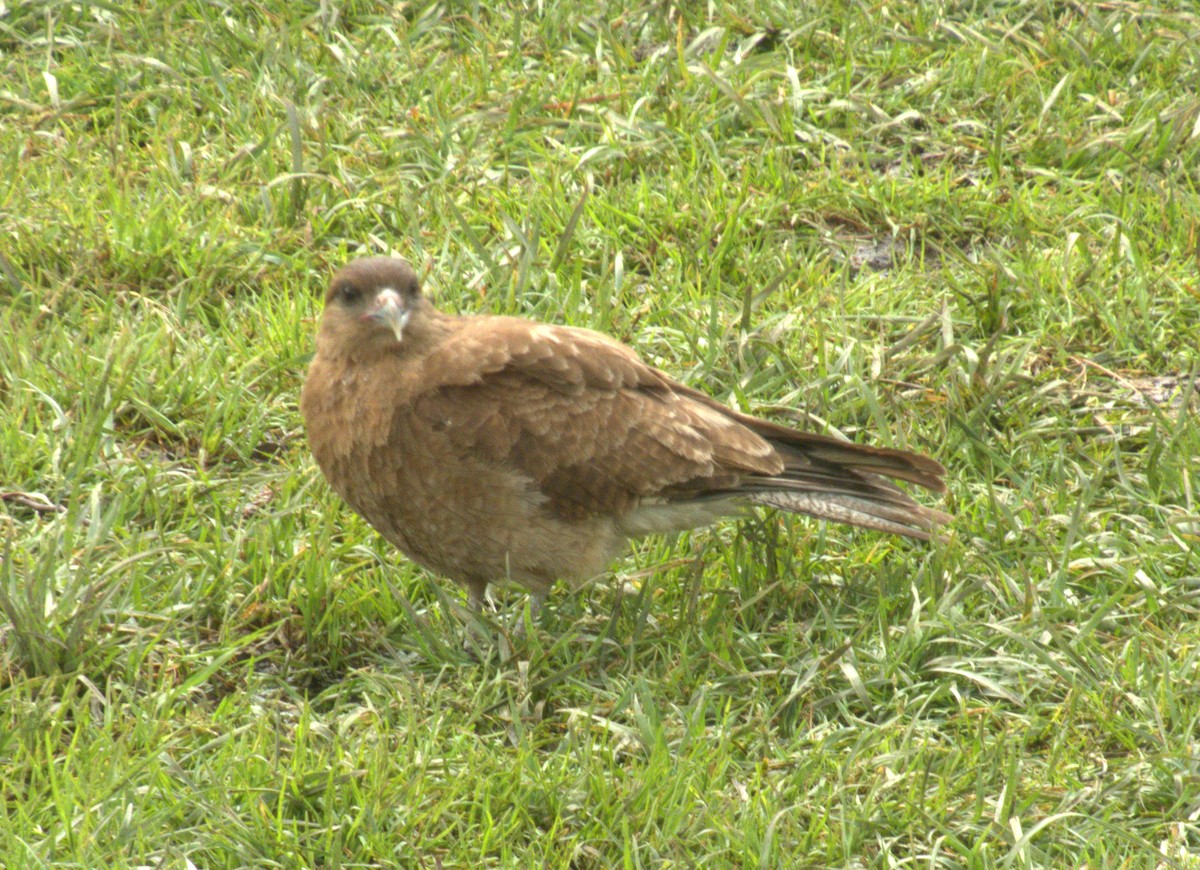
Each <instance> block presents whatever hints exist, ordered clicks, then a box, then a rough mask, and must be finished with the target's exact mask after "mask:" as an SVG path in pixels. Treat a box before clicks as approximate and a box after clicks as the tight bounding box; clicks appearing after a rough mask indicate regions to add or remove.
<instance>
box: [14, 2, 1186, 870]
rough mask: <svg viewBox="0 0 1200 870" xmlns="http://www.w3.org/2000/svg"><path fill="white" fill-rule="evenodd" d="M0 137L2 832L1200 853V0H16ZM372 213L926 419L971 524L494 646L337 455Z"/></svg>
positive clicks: (891, 425)
mask: <svg viewBox="0 0 1200 870" xmlns="http://www.w3.org/2000/svg"><path fill="white" fill-rule="evenodd" d="M0 172H2V173H3V179H4V180H3V182H2V183H0V302H2V303H3V304H2V305H0V318H2V321H0V547H2V549H0V554H2V560H3V561H2V563H0V795H2V798H3V799H2V801H0V866H3V867H11V868H26V867H52V866H53V867H79V868H98V867H191V866H194V867H198V868H225V867H229V868H233V867H251V866H253V867H283V868H301V867H306V868H307V867H318V866H319V867H322V868H335V867H377V866H381V867H417V868H437V867H446V868H448V867H480V866H512V867H526V866H547V867H567V866H571V867H579V868H591V867H597V868H601V867H631V868H632V867H660V866H671V867H697V866H706V867H729V866H761V867H785V866H807V867H822V866H855V867H875V866H880V867H884V866H900V865H904V866H920V867H935V866H936V867H972V868H985V867H1008V866H1016V867H1085V866H1086V867H1184V868H1190V867H1200V619H1198V617H1200V507H1198V506H1197V498H1200V425H1198V423H1197V418H1196V412H1197V409H1198V408H1200V397H1198V396H1197V391H1198V390H1200V279H1198V277H1197V272H1198V263H1200V15H1198V14H1197V12H1196V11H1194V9H1193V7H1192V5H1191V4H1190V3H1185V2H1174V3H1170V2H1163V3H1158V4H1153V3H1138V2H1128V0H1107V2H1094V3H1092V2H1050V0H1029V2H1016V0H1013V2H1000V0H993V2H988V0H980V2H967V3H957V2H913V3H887V2H882V0H877V2H822V0H814V2H781V0H741V2H736V3H732V4H716V3H709V4H706V3H683V4H675V5H672V4H668V3H656V2H644V0H642V2H637V0H635V2H634V3H633V4H632V5H626V4H618V3H611V4H607V5H605V4H596V3H577V2H568V0H537V2H534V0H529V2H525V3H513V4H485V3H470V2H445V3H433V4H426V3H424V2H418V3H406V2H396V3H385V2H372V0H357V2H349V3H344V4H340V3H335V2H324V0H322V2H320V3H315V2H308V3H288V2H285V0H257V2H251V3H224V2H202V0H161V2H153V0H146V2H142V3H129V4H116V3H108V2H88V0H76V2H60V0H34V2H17V3H11V2H10V3H3V2H0ZM365 253H396V254H399V255H402V256H405V257H407V258H408V259H409V260H411V261H412V262H413V263H415V264H417V266H418V269H419V271H421V273H422V274H423V275H424V276H425V283H426V288H427V292H428V294H429V295H430V296H431V297H433V298H434V299H435V300H436V302H437V303H438V304H439V305H440V306H442V307H443V308H446V309H448V310H452V311H458V312H489V311H490V312H502V313H508V314H517V315H523V316H529V317H534V318H538V319H542V320H547V321H552V322H555V323H564V324H573V325H580V326H588V327H592V328H595V329H599V330H602V331H605V332H607V333H609V334H612V335H614V336H616V337H618V338H620V339H621V340H622V341H626V342H628V343H630V344H631V345H633V346H634V347H635V348H636V349H637V350H638V352H639V353H640V354H642V356H643V357H645V358H646V359H648V360H650V361H652V362H653V363H654V364H655V365H657V366H659V367H661V368H663V369H665V370H667V371H669V372H671V373H672V374H673V375H675V376H677V377H679V378H680V379H682V380H684V381H685V382H687V383H689V384H692V385H694V386H697V387H700V388H702V389H704V390H706V391H708V392H710V393H711V394H713V395H714V396H717V397H719V398H720V399H722V400H723V401H727V402H729V403H731V404H733V405H736V406H738V407H740V408H742V409H745V410H748V411H751V412H753V413H756V414H761V415H764V416H769V417H771V418H774V419H777V420H781V421H784V422H789V423H791V424H794V425H801V426H805V427H808V428H811V429H814V430H816V431H821V432H829V433H841V434H844V435H845V436H847V437H849V438H851V439H853V440H856V441H862V442H865V443H872V444H879V445H887V446H895V447H903V448H907V449H914V450H919V451H922V452H927V453H930V454H931V455H933V456H935V457H936V458H938V459H939V460H940V461H941V462H943V463H944V464H945V465H946V466H947V467H948V469H949V480H950V491H949V493H948V495H947V498H946V500H945V502H944V504H943V507H945V509H947V510H949V511H951V512H953V513H954V515H955V521H954V523H953V525H952V526H951V528H950V530H949V531H950V534H949V536H948V538H947V540H946V541H944V542H941V543H935V544H931V545H926V544H919V543H913V542H909V541H905V540H899V539H894V538H890V537H888V536H884V535H880V534H877V533H871V532H864V531H856V530H850V529H846V528H844V527H840V526H834V525H825V524H821V523H816V522H809V521H805V520H801V519H795V518H790V517H784V516H780V515H777V514H773V513H769V512H764V513H762V514H761V515H760V516H758V517H756V518H754V519H751V520H747V521H745V522H742V523H740V524H738V523H732V522H731V523H724V524H720V525H717V526H715V527H713V528H711V529H706V530H703V531H698V532H694V533H692V534H690V535H685V536H682V537H680V538H678V539H674V540H665V539H660V538H652V539H648V540H646V541H644V542H641V543H639V544H637V545H636V546H634V547H632V548H631V550H630V554H629V556H628V558H626V559H623V560H621V561H619V562H617V563H615V564H614V565H613V566H612V572H611V575H609V576H607V577H603V578H598V579H597V581H596V582H594V583H592V584H589V585H587V586H586V587H585V588H583V589H581V590H579V591H577V592H575V593H571V592H570V591H569V590H567V589H565V588H560V589H559V590H557V591H556V593H555V594H554V595H552V596H551V598H550V600H549V603H548V605H547V608H546V610H545V612H544V613H543V614H542V618H541V620H540V622H539V623H538V624H537V626H536V629H535V630H534V631H532V632H530V633H529V634H528V635H527V636H521V635H520V634H519V633H518V632H517V631H516V630H515V627H516V626H518V625H519V623H520V621H521V617H522V614H523V611H524V607H525V600H526V599H525V596H524V595H523V594H522V593H521V592H520V591H519V590H515V589H501V590H500V591H499V593H498V595H497V608H496V610H495V611H494V612H493V613H490V614H489V615H487V617H486V620H487V622H488V627H487V631H488V634H489V635H490V640H485V641H481V640H480V633H479V632H478V631H467V630H466V629H465V626H464V620H463V615H462V602H463V593H462V591H461V590H460V589H458V588H456V587H454V586H453V585H452V584H450V583H448V582H446V581H444V580H441V579H437V578H434V577H431V576H429V575H427V574H425V573H423V572H422V571H421V570H420V569H418V568H416V567H414V566H413V565H412V564H410V563H408V562H407V561H405V560H404V559H403V557H401V556H400V555H399V554H397V553H395V552H394V551H393V550H392V549H391V548H390V547H389V546H388V545H386V544H385V543H384V542H383V541H382V540H381V539H380V538H379V537H378V536H377V535H376V534H375V533H374V532H373V531H372V530H371V529H370V528H369V527H368V526H367V525H366V524H365V523H364V522H363V521H362V520H360V519H359V518H358V517H357V516H355V515H353V514H352V513H351V512H350V511H349V510H348V509H347V508H345V507H344V506H343V505H342V504H341V503H340V502H339V500H338V499H337V498H336V497H335V496H334V495H333V493H332V492H331V490H330V489H329V488H328V486H327V485H326V484H325V482H324V480H323V479H322V478H321V477H320V474H319V473H318V471H317V470H316V468H315V465H314V464H313V461H312V459H311V457H310V455H309V453H308V450H307V446H306V442H305V437H304V430H303V426H302V423H301V420H300V415H299V410H298V394H299V388H300V384H301V382H302V380H303V378H304V372H305V368H306V365H307V362H308V359H309V357H310V355H311V353H312V348H313V338H314V330H315V324H316V318H317V316H318V315H319V310H320V297H321V294H322V291H323V287H324V284H325V282H326V281H327V279H328V277H329V275H330V274H331V273H332V271H333V270H335V269H336V268H337V267H338V266H340V265H341V264H343V263H345V262H346V261H347V260H348V259H350V258H352V257H354V256H358V255H360V254H365ZM926 503H932V502H930V501H928V500H926ZM464 639H465V640H466V643H465V644H464Z"/></svg>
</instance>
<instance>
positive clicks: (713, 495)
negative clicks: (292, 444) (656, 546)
mask: <svg viewBox="0 0 1200 870" xmlns="http://www.w3.org/2000/svg"><path fill="white" fill-rule="evenodd" d="M300 409H301V414H302V416H303V418H304V422H305V428H306V431H307V436H308V441H309V446H310V448H311V451H312V454H313V456H314V458H315V459H316V463H317V465H318V467H319V468H320V470H321V472H322V473H323V475H324V477H325V478H326V480H327V481H328V482H329V484H330V485H331V486H332V488H333V490H334V491H335V492H336V493H337V494H338V495H339V496H340V497H341V498H342V499H343V500H344V501H345V502H346V503H347V504H348V505H349V506H350V507H351V508H352V509H353V510H354V511H356V512H357V513H358V514H359V515H361V516H362V517H363V518H364V519H365V520H366V521H367V523H369V524H370V525H371V526H372V527H373V528H374V529H376V530H377V531H378V532H379V534H381V535H382V536H383V537H384V538H385V539H386V540H387V541H389V542H390V543H391V544H393V545H394V546H395V547H396V548H398V549H399V550H400V551H401V552H402V553H403V554H404V555H405V556H407V557H408V558H409V559H411V560H412V561H413V562H416V563H417V564H418V565H421V566H423V567H424V568H426V569H428V570H429V571H432V572H433V573H435V574H438V575H442V576H444V577H447V578H449V579H451V580H454V581H456V582H457V583H459V584H461V585H463V586H465V587H466V591H467V600H468V603H469V605H470V607H471V608H472V609H473V610H476V611H477V610H479V609H480V608H481V607H482V605H483V603H484V601H485V597H486V595H487V590H488V585H489V584H490V583H496V582H512V583H516V584H518V585H520V586H523V587H525V588H526V589H527V590H528V591H529V592H530V593H531V599H530V612H531V613H532V614H536V613H537V612H538V610H539V609H540V607H541V606H542V603H543V601H544V600H545V597H546V595H547V593H548V592H549V591H550V589H551V587H553V586H554V585H555V583H557V582H558V581H560V580H561V581H567V582H568V583H570V584H573V585H578V584H580V583H582V582H584V581H587V580H590V579H593V578H595V577H598V576H602V575H603V574H604V572H605V571H606V569H607V568H608V566H609V565H610V563H611V562H612V561H613V560H614V559H616V558H617V557H618V556H619V555H620V554H621V553H622V552H623V551H624V550H625V549H626V548H627V547H628V545H629V542H630V541H631V540H633V539H637V538H641V537H642V536H645V535H650V534H660V533H678V532H682V531H685V530H689V529H694V528H698V527H702V526H707V525H709V524H711V523H713V522H716V521H717V520H719V519H721V518H722V517H726V516H737V515H739V514H741V513H743V512H745V511H746V510H747V509H748V508H753V507H755V506H765V507H770V508H777V509H779V510H782V511H786V512H790V513H795V514H804V515H808V516H810V517H816V518H819V519H823V520H832V521H836V522H840V523H846V524H849V525H852V526H859V527H863V528H867V529H875V530H878V531H881V532H888V533H894V534H897V535H902V536H906V537H908V538H916V539H922V540H928V539H930V538H931V537H937V536H938V533H937V531H936V530H937V529H938V527H940V526H942V525H944V524H946V523H948V522H949V521H950V520H951V517H950V515H949V514H946V513H944V512H942V511H940V510H937V509H935V508H931V507H926V506H923V505H921V504H918V503H917V502H916V501H914V500H913V498H912V497H911V496H910V495H908V493H907V492H906V491H905V490H904V489H902V488H901V487H900V486H898V485H897V484H896V483H895V482H893V481H900V482H903V483H907V484H913V485H915V486H917V487H920V488H923V489H926V490H930V491H932V492H935V493H942V492H944V491H945V489H946V484H945V476H946V469H945V468H944V467H943V466H942V465H941V464H940V463H939V462H937V461H936V460H934V459H932V458H930V457H928V456H924V455H921V454H917V453H912V452H908V451H905V450H898V449H892V448H887V447H875V446H868V445H864V444H858V443H853V442H849V441H846V440H843V439H840V438H835V437H833V436H830V435H825V434H820V433H816V432H808V431H801V430H798V429H795V428H792V427H789V426H785V425H782V424H780V423H775V422H772V421H770V420H766V419H761V418H758V417H754V416H751V415H748V414H745V413H742V412H741V411H738V410H736V409H734V408H731V407H728V406H727V405H725V404H723V403H722V402H719V401H718V400H716V399H714V398H712V397H711V396H709V395H708V394H706V393H704V392H701V391H700V390H697V389H694V388H692V387H689V386H686V385H684V384H682V383H680V382H679V381H677V380H675V379H673V378H672V377H670V376H669V375H668V374H666V373H665V372H663V371H660V370H659V369H657V368H655V367H653V366H651V365H649V364H647V363H646V362H644V361H643V360H642V359H640V358H639V357H638V355H637V354H636V353H635V352H634V350H633V349H632V348H630V347H629V346H627V345H625V344H622V343H621V342H619V341H616V340H615V339H612V338H610V337H608V336H606V335H603V334H602V333H599V332H595V331H592V330H589V329H583V328H577V327H568V326H560V325H553V324H548V323H543V322H538V321H534V320H528V319H522V318H517V317H503V316H494V315H454V314H449V313H445V312H442V311H440V310H439V309H437V308H435V307H434V306H433V304H432V303H431V302H430V301H429V299H428V298H426V296H425V295H424V294H423V292H422V288H421V281H420V279H419V277H418V275H417V273H416V272H415V270H414V269H413V267H412V266H411V265H410V264H409V263H408V262H407V261H405V260H403V259H400V258H396V257H384V256H371V257H364V258H360V259H355V260H351V261H350V262H348V263H347V264H346V265H344V266H343V267H342V268H340V269H339V270H338V271H337V272H336V273H335V274H334V275H333V277H332V279H331V280H330V282H329V285H328V290H327V292H326V293H325V298H324V308H323V312H322V314H321V318H320V325H319V327H318V331H317V339H316V352H315V354H314V355H313V358H312V361H311V363H310V366H309V370H308V373H307V376H306V378H305V381H304V384H303V387H302V389H301V398H300Z"/></svg>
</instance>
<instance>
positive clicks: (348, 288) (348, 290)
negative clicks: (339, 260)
mask: <svg viewBox="0 0 1200 870" xmlns="http://www.w3.org/2000/svg"><path fill="white" fill-rule="evenodd" d="M335 292H336V293H337V298H338V300H339V301H340V302H343V303H345V304H346V305H352V304H354V303H355V302H357V301H358V297H359V296H361V295H362V294H361V293H359V291H358V288H357V287H355V286H354V285H353V284H342V285H341V286H340V287H338V288H337V290H336V291H335Z"/></svg>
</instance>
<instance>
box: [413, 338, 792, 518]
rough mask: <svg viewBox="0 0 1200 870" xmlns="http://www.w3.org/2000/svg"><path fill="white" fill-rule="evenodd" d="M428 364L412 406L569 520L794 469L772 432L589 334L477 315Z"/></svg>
mask: <svg viewBox="0 0 1200 870" xmlns="http://www.w3.org/2000/svg"><path fill="white" fill-rule="evenodd" d="M424 371H425V377H424V379H423V380H424V383H425V384H426V385H427V386H425V387H424V388H423V389H422V390H421V392H420V393H419V394H418V395H417V396H416V397H415V398H414V401H413V404H412V411H413V413H415V414H416V415H417V416H418V417H419V418H420V419H421V420H423V421H424V423H425V424H426V426H427V427H428V428H429V429H431V430H432V431H433V433H435V435H436V437H441V438H444V439H446V442H447V443H448V444H449V445H451V447H452V450H453V451H454V452H455V453H456V454H457V455H459V456H460V457H462V458H464V459H472V460H476V461H484V462H488V463H494V464H496V465H500V466H507V467H511V468H514V469H515V470H518V471H520V472H521V473H522V474H524V475H526V476H528V477H529V478H530V479H531V480H532V481H533V482H534V485H535V486H536V487H537V488H538V490H539V491H540V493H541V495H542V496H543V497H544V498H545V506H546V507H547V508H548V509H550V510H552V511H554V512H555V513H557V514H559V515H560V516H563V517H571V518H579V517H586V516H593V515H597V514H618V515H619V514H622V513H624V512H625V511H627V510H629V509H631V508H632V507H634V506H636V505H637V504H638V503H639V502H640V501H641V500H643V499H646V498H650V497H656V496H665V497H668V498H670V497H671V496H672V495H684V494H686V495H688V496H691V497H696V496H699V495H703V494H704V493H706V492H728V491H730V490H731V489H735V488H736V487H737V485H738V482H739V480H740V479H741V478H742V476H743V475H752V476H760V475H773V474H778V473H780V472H781V471H783V469H784V462H783V459H782V458H780V456H779V455H778V454H777V452H776V450H775V449H774V448H773V447H772V446H771V445H770V444H769V443H768V442H767V441H766V440H765V439H764V438H762V437H761V436H759V435H758V434H756V433H755V432H753V431H752V430H750V429H749V428H747V427H746V426H744V425H742V424H741V423H739V422H738V421H736V420H734V419H732V418H731V417H730V416H729V415H728V414H726V413H723V412H722V411H720V410H718V408H719V406H717V407H713V406H710V405H709V404H706V403H702V402H696V401H694V400H693V399H692V398H691V397H690V396H689V395H687V393H686V392H680V390H684V389H685V388H682V387H681V385H679V384H676V383H675V382H674V381H672V380H671V379H670V378H669V377H667V376H666V375H665V374H663V373H662V372H660V371H658V370H657V369H655V368H653V367H651V366H648V365H646V364H645V363H643V362H642V361H641V360H639V359H638V358H637V356H636V355H635V354H634V353H633V351H632V350H630V349H629V348H627V347H625V346H624V345H621V344H619V343H617V342H615V341H613V340H611V339H608V338H607V337H605V336H603V335H600V334H599V333H594V332H591V331H589V330H581V329H570V328H565V327H555V326H549V325H545V324H535V323H530V322H528V321H523V320H517V319H509V318H471V319H467V320H465V321H464V322H463V325H462V326H461V328H460V329H458V330H457V331H456V333H455V334H454V336H452V337H451V338H450V339H449V340H448V341H446V342H445V343H444V344H442V345H441V346H440V347H439V348H438V349H437V350H436V351H435V352H433V353H432V354H430V355H429V356H428V357H427V358H426V360H425V369H424Z"/></svg>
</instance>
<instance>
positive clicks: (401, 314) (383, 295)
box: [362, 289, 410, 341]
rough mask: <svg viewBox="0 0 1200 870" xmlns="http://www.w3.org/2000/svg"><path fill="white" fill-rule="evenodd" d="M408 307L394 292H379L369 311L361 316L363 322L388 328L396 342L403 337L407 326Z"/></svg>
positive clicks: (389, 290)
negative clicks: (393, 334) (394, 336)
mask: <svg viewBox="0 0 1200 870" xmlns="http://www.w3.org/2000/svg"><path fill="white" fill-rule="evenodd" d="M409 313H410V312H409V310H408V306H407V305H405V304H404V300H403V299H401V298H400V294H399V293H397V292H396V291H395V290H391V289H388V290H381V291H379V295H378V296H376V297H375V304H374V305H372V306H371V310H370V311H368V312H367V313H366V314H364V315H363V317H362V319H363V320H368V321H371V322H372V323H379V324H381V325H383V326H386V327H388V329H390V330H391V331H392V332H394V333H395V334H396V341H400V340H401V339H402V338H403V337H404V327H405V326H406V325H407V324H408V315H409Z"/></svg>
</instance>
